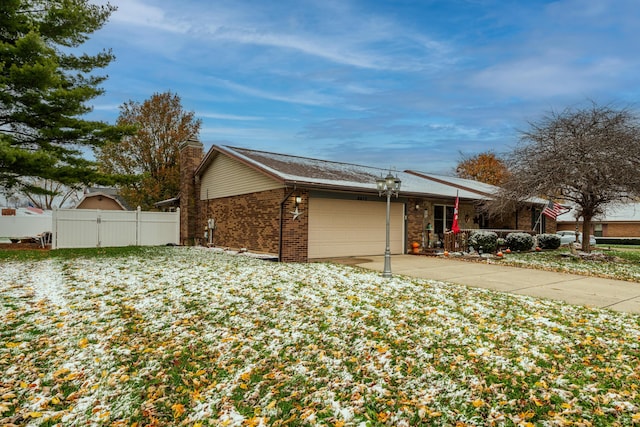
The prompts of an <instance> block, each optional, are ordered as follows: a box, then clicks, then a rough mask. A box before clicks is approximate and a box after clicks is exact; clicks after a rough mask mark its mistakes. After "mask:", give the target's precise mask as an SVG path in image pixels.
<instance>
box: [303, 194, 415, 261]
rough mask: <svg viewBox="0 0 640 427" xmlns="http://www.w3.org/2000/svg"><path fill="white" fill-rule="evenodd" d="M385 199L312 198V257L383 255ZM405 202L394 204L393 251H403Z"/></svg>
mask: <svg viewBox="0 0 640 427" xmlns="http://www.w3.org/2000/svg"><path fill="white" fill-rule="evenodd" d="M386 206H387V204H386V200H385V201H365V200H341V199H330V198H320V197H310V198H309V246H308V248H309V252H308V257H309V258H334V257H342V256H366V255H382V254H383V253H384V249H385V241H386V232H385V230H386V227H385V223H386ZM404 235H405V232H404V204H403V203H399V202H396V203H393V202H392V203H391V223H390V241H391V245H390V246H391V253H393V254H400V253H403V252H404V250H403V249H404V246H405V245H404Z"/></svg>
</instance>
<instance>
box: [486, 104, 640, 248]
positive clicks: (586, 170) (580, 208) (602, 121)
mask: <svg viewBox="0 0 640 427" xmlns="http://www.w3.org/2000/svg"><path fill="white" fill-rule="evenodd" d="M529 125H530V129H529V130H527V131H524V132H522V133H521V140H520V144H519V145H518V147H516V148H515V149H514V150H513V152H512V153H510V154H509V155H508V157H507V165H508V167H509V170H510V171H511V176H510V178H509V179H508V180H507V181H506V182H505V183H504V185H503V186H502V190H501V191H500V193H499V194H498V195H497V196H498V197H497V199H498V200H502V201H509V200H510V201H511V202H513V201H523V200H526V199H530V198H532V197H544V198H547V199H553V200H562V201H565V202H567V203H570V204H573V205H574V206H575V208H576V209H577V212H576V216H578V217H582V219H583V227H582V234H583V236H585V238H583V239H582V250H584V251H586V252H589V251H590V247H589V239H588V236H589V234H590V230H591V222H592V219H593V218H594V216H596V215H598V214H601V213H603V212H604V209H605V208H606V206H607V204H610V203H612V202H618V203H619V202H624V201H630V200H633V199H634V197H637V196H638V195H640V122H639V120H638V117H637V116H636V115H635V114H634V113H633V112H632V111H630V110H629V109H628V108H625V109H615V108H612V107H611V106H598V105H596V104H595V103H591V105H590V107H587V108H583V109H566V110H564V111H562V112H551V113H549V114H547V115H546V116H544V117H543V118H542V119H541V120H540V121H538V122H535V123H534V122H532V123H530V124H529ZM508 203H509V202H505V203H497V204H496V206H498V205H502V206H503V207H504V206H506V205H507V204H508Z"/></svg>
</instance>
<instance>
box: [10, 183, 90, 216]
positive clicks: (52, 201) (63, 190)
mask: <svg viewBox="0 0 640 427" xmlns="http://www.w3.org/2000/svg"><path fill="white" fill-rule="evenodd" d="M23 182H24V186H23V187H22V189H21V190H20V191H19V193H20V194H21V195H23V196H24V197H25V198H26V199H27V200H28V201H29V203H31V204H32V205H33V206H35V207H37V208H40V209H47V210H51V209H53V208H54V207H56V208H62V207H65V206H68V205H70V204H73V203H78V201H79V200H80V197H81V195H82V187H81V186H80V185H70V186H69V185H64V184H62V183H60V182H56V181H52V180H50V179H42V178H34V177H30V178H24V180H23Z"/></svg>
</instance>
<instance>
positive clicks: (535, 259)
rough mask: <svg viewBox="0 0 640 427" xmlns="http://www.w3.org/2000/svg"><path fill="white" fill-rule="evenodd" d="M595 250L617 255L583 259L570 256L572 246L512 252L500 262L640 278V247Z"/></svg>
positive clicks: (632, 278)
mask: <svg viewBox="0 0 640 427" xmlns="http://www.w3.org/2000/svg"><path fill="white" fill-rule="evenodd" d="M594 252H602V253H603V254H604V255H606V256H607V257H610V258H614V259H613V260H609V261H594V260H583V259H579V258H576V257H570V256H566V255H568V254H569V250H568V249H566V248H563V249H559V250H553V251H542V252H521V253H511V254H508V255H506V256H504V258H502V259H498V260H496V262H497V263H500V264H504V265H513V266H516V267H525V268H533V269H542V270H550V271H560V272H564V273H574V274H582V275H587V276H598V277H604V278H611V279H618V280H627V281H631V282H640V250H637V249H629V248H627V249H623V248H614V249H606V250H602V249H597V250H596V251H594Z"/></svg>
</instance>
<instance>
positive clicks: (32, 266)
mask: <svg viewBox="0 0 640 427" xmlns="http://www.w3.org/2000/svg"><path fill="white" fill-rule="evenodd" d="M1 267H2V270H3V277H2V284H1V287H0V293H1V295H2V299H1V301H2V306H0V320H1V321H2V322H3V324H4V327H3V329H2V335H1V336H0V370H1V371H2V372H4V374H3V376H2V383H1V384H0V424H9V423H11V424H16V425H34V426H36V425H43V426H52V425H60V426H76V425H109V426H143V425H145V426H146V425H155V426H174V425H188V426H208V425H212V426H214V425H215V426H219V425H220V426H222V425H225V426H258V425H273V426H285V425H287V426H289V425H291V426H296V425H297V426H302V425H324V426H383V425H388V426H403V425H404V426H410V425H411V426H413V425H461V426H463V425H477V426H486V425H504V426H533V425H548V426H556V425H560V426H561V425H594V426H596V425H600V426H605V425H606V426H609V425H621V426H623V425H624V426H626V425H632V424H634V423H638V422H640V395H639V393H640V390H639V387H640V317H639V316H637V315H631V314H625V313H617V312H611V311H607V310H596V309H586V308H580V307H574V306H570V305H566V304H562V303H557V302H551V301H545V300H538V299H534V298H530V297H522V296H514V295H508V294H500V293H495V292H491V291H488V290H483V289H472V288H465V287H462V286H457V285H449V284H446V283H442V282H434V281H427V280H417V279H410V278H406V277H395V278H393V279H391V280H387V279H382V278H381V277H379V275H378V274H375V273H371V272H365V271H362V270H359V269H355V268H350V267H346V266H338V265H333V264H278V263H271V262H265V261H260V260H256V259H252V258H248V257H242V256H231V255H226V254H223V253H217V252H215V251H212V250H206V249H195V248H155V249H147V250H145V251H144V256H142V255H141V254H140V253H138V254H131V255H130V256H121V257H107V258H103V257H98V258H90V257H77V258H59V257H56V258H50V259H45V260H41V261H29V262H26V261H5V262H3V263H2V265H1Z"/></svg>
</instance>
